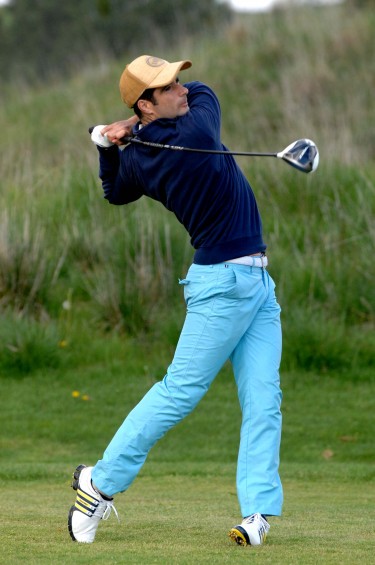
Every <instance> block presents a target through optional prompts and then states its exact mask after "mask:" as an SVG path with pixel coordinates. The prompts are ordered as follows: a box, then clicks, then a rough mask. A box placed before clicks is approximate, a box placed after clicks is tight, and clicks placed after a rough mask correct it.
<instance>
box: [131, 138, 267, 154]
mask: <svg viewBox="0 0 375 565" xmlns="http://www.w3.org/2000/svg"><path fill="white" fill-rule="evenodd" d="M122 141H124V142H125V143H135V144H138V145H146V146H147V147H155V148H156V149H170V150H172V151H190V152H192V153H210V154H213V155H238V156H241V155H242V156H244V157H277V156H278V154H277V153H259V152H254V151H227V150H225V149H222V150H219V149H195V148H192V147H181V146H179V145H165V144H163V143H155V142H153V141H142V140H141V139H138V138H136V137H123V138H122Z"/></svg>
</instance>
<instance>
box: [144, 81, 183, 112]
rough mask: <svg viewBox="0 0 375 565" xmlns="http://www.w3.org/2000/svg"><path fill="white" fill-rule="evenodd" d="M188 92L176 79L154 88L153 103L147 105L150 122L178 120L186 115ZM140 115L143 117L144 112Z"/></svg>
mask: <svg viewBox="0 0 375 565" xmlns="http://www.w3.org/2000/svg"><path fill="white" fill-rule="evenodd" d="M188 92H189V91H188V89H187V88H186V87H185V86H183V85H182V84H180V82H179V80H178V78H177V79H176V80H175V81H173V82H171V84H167V85H166V86H162V87H161V88H155V90H154V94H153V100H154V103H152V102H149V103H148V110H149V112H150V114H149V117H150V118H151V121H152V120H157V119H159V118H178V117H179V116H183V115H184V114H186V113H187V112H188V111H189V105H188V102H187V94H188ZM142 113H143V115H144V110H143V112H142ZM147 121H148V120H147Z"/></svg>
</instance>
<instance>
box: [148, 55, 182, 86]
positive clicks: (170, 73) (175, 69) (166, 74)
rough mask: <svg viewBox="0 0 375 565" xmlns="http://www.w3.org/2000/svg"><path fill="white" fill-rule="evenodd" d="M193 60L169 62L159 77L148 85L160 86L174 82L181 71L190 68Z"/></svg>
mask: <svg viewBox="0 0 375 565" xmlns="http://www.w3.org/2000/svg"><path fill="white" fill-rule="evenodd" d="M191 65H192V63H191V61H178V62H177V63H169V65H167V66H166V67H164V68H163V69H162V70H161V71H160V73H159V74H158V76H157V77H155V79H154V80H153V81H152V82H151V83H150V84H149V85H148V88H160V87H161V86H166V85H167V84H170V83H171V82H173V81H174V80H175V79H176V77H177V75H178V73H179V72H180V71H184V70H185V69H189V68H190V67H191Z"/></svg>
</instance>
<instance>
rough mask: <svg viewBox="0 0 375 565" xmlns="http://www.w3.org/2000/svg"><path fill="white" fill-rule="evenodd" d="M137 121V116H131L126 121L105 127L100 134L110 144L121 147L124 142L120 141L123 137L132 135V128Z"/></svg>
mask: <svg viewBox="0 0 375 565" xmlns="http://www.w3.org/2000/svg"><path fill="white" fill-rule="evenodd" d="M138 121H139V118H138V117H137V116H132V117H131V118H128V119H127V120H121V121H119V122H114V123H112V124H109V125H108V126H105V127H104V128H103V129H102V130H100V133H101V134H102V135H103V136H104V135H105V136H106V138H107V139H108V140H109V141H110V142H111V143H115V144H116V145H123V144H124V142H123V141H121V139H122V138H123V137H129V136H131V135H132V128H133V126H135V124H136V123H137V122H138Z"/></svg>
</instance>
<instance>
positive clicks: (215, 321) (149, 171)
mask: <svg viewBox="0 0 375 565" xmlns="http://www.w3.org/2000/svg"><path fill="white" fill-rule="evenodd" d="M190 66H191V62H190V61H179V62H174V63H169V62H167V61H165V60H163V59H160V58H158V57H152V56H147V55H144V56H141V57H138V58H137V59H135V60H134V61H132V62H131V63H130V64H129V65H128V66H127V67H126V68H125V70H124V72H123V74H122V76H121V79H120V92H121V97H122V99H123V101H124V102H125V104H126V105H127V106H128V107H129V108H134V112H135V114H136V115H135V116H133V117H132V118H130V119H128V120H125V121H121V122H116V123H114V124H111V125H109V126H106V127H100V131H99V133H98V131H96V137H95V136H94V137H93V140H94V141H95V142H96V143H97V145H98V150H99V162H100V178H101V180H102V186H103V190H104V196H105V198H106V199H107V200H108V201H109V202H110V203H111V204H117V205H120V204H129V203H130V202H133V201H136V200H138V199H139V198H141V197H142V196H148V197H150V198H153V199H154V200H158V201H159V202H161V203H162V204H163V205H164V206H165V207H166V208H167V209H168V210H170V211H171V212H173V213H174V214H175V216H176V217H177V219H178V220H179V221H180V222H181V223H182V224H183V225H184V226H185V228H186V230H187V231H188V233H189V235H190V238H191V244H192V246H193V247H194V249H195V254H194V261H193V264H192V265H191V266H190V268H189V270H188V273H187V275H186V277H185V278H184V279H183V280H180V284H181V285H182V286H183V288H184V297H185V301H186V305H187V313H186V319H185V322H184V325H183V328H182V331H181V335H180V338H179V341H178V344H177V347H176V351H175V354H174V358H173V360H172V362H171V364H170V366H169V367H168V368H167V371H166V374H165V376H164V378H163V379H162V380H160V381H159V382H157V383H156V384H155V385H154V386H153V387H152V388H151V389H150V390H149V391H148V392H147V393H146V395H145V396H144V397H143V399H142V400H141V401H140V402H139V403H138V404H137V406H135V408H134V409H133V410H132V411H131V412H130V413H129V415H128V416H127V417H126V418H125V420H124V422H123V423H122V424H121V426H120V427H119V429H118V430H117V432H116V434H115V435H114V437H113V439H112V440H111V442H110V443H109V445H108V447H107V448H106V450H105V452H104V455H103V458H102V459H101V460H99V461H98V462H97V463H96V464H95V465H94V466H92V467H89V466H87V467H86V466H84V465H79V466H78V467H77V469H76V470H75V472H74V475H73V483H72V487H73V488H74V489H75V490H76V491H77V497H76V501H75V504H74V506H72V508H71V509H70V512H69V519H68V526H69V532H70V535H71V537H72V539H73V540H76V541H78V542H85V543H91V542H93V541H94V538H95V534H96V530H97V528H98V525H99V523H100V520H101V519H102V518H103V519H106V518H107V517H108V515H109V513H110V511H111V509H112V508H114V507H113V497H114V495H116V494H118V493H120V492H123V491H126V490H127V489H128V488H129V487H130V485H131V484H132V482H133V481H134V479H135V478H136V476H137V474H138V473H139V471H140V469H141V467H142V465H143V464H144V462H145V460H146V457H147V455H148V452H149V451H150V449H151V448H152V446H153V445H154V444H155V443H156V442H157V441H158V440H159V439H160V438H161V437H162V436H163V435H164V434H165V433H166V432H167V431H168V430H170V429H171V428H172V427H173V426H175V425H176V424H177V423H178V422H180V421H181V420H182V419H183V418H184V417H185V416H187V415H188V414H190V412H191V411H192V410H193V409H194V408H195V406H196V405H197V404H198V402H199V401H200V400H201V398H202V397H203V396H204V395H205V393H206V392H207V391H208V389H209V387H210V385H211V383H212V381H213V380H214V378H215V377H216V375H217V373H218V372H219V371H220V369H221V367H222V366H223V365H224V363H225V362H226V361H227V360H228V359H229V360H230V361H231V363H232V366H233V372H234V378H235V381H236V384H237V388H238V398H239V402H240V408H241V411H242V424H241V430H240V445H239V452H238V466H237V493H238V500H239V506H240V511H241V516H242V521H240V523H239V524H238V525H236V526H234V527H232V529H230V532H229V536H230V538H231V539H232V540H233V541H235V542H236V543H238V544H240V545H260V544H262V543H263V542H264V541H265V539H266V536H267V533H268V531H269V529H270V525H269V521H268V517H269V516H279V515H280V514H281V509H282V500H283V494H282V486H281V482H280V478H279V473H278V467H279V447H280V437H281V412H280V405H281V390H280V383H279V365H280V358H281V325H280V307H279V305H278V303H277V300H276V297H275V284H274V282H273V280H272V279H271V277H270V275H269V274H268V272H267V270H266V267H267V257H266V255H265V251H266V245H265V243H264V241H263V238H262V223H261V218H260V215H259V212H258V208H257V204H256V200H255V197H254V194H253V191H252V189H251V187H250V185H249V183H248V181H247V180H246V178H245V176H244V174H243V173H242V171H241V170H240V168H239V167H238V165H237V164H236V162H235V160H234V158H233V156H231V155H225V156H224V155H222V154H210V153H203V154H200V153H184V152H178V151H176V152H173V151H170V152H168V151H161V150H160V149H157V148H150V147H147V146H143V145H138V144H131V143H129V144H128V145H127V146H126V147H125V148H124V149H123V150H120V149H119V147H117V145H121V143H123V142H122V138H123V137H124V136H126V135H130V134H132V135H136V136H137V138H138V139H140V140H148V141H153V142H156V143H161V144H169V145H176V146H185V147H196V148H201V149H211V150H220V151H221V150H223V149H225V147H224V146H223V145H222V143H221V139H220V127H221V120H220V106H219V102H218V99H217V97H216V95H215V93H214V92H213V91H212V90H211V89H210V88H209V87H208V86H206V85H205V84H202V83H200V82H189V83H186V84H182V83H180V81H179V79H178V75H179V73H180V72H181V71H183V70H185V69H188V68H189V67H190ZM233 440H234V441H237V440H236V438H233ZM218 441H220V438H218ZM223 458H225V453H223ZM214 518H215V517H214V516H213V517H212V519H214ZM179 527H183V525H179ZM202 527H204V525H203V524H202Z"/></svg>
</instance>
